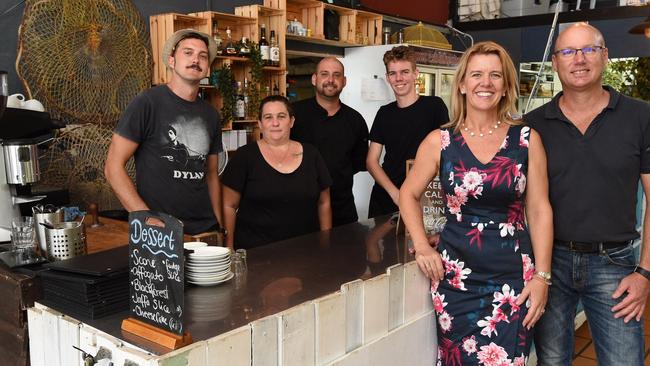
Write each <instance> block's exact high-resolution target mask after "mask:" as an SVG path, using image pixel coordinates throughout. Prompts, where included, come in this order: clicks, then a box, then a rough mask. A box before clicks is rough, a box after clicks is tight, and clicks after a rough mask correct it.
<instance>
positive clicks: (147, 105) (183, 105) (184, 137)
mask: <svg viewBox="0 0 650 366" xmlns="http://www.w3.org/2000/svg"><path fill="white" fill-rule="evenodd" d="M115 133H117V134H118V135H120V136H122V137H125V138H127V139H129V140H131V141H134V142H136V143H138V144H139V146H138V149H137V150H136V152H135V155H134V157H135V170H136V187H137V190H138V194H139V195H140V196H141V197H142V199H143V200H144V202H145V203H146V204H147V206H149V208H150V209H152V210H155V211H161V212H165V213H167V214H170V215H172V216H174V217H176V218H178V219H180V220H181V221H183V225H184V228H183V230H184V232H185V234H197V233H200V232H204V231H207V230H209V229H211V228H212V227H214V225H215V224H216V218H215V217H214V213H213V210H212V204H211V202H210V197H209V195H208V186H207V182H206V177H205V173H206V168H207V156H208V155H209V154H218V153H219V152H221V151H222V146H221V124H220V122H219V114H218V113H217V111H216V110H215V109H214V108H213V107H212V106H210V105H209V104H208V103H206V102H205V101H203V100H201V99H197V100H195V101H194V102H189V101H187V100H184V99H182V98H181V97H179V96H178V95H176V94H174V93H173V92H172V91H171V90H170V89H169V87H168V86H167V85H160V86H156V87H153V88H151V89H149V90H146V91H144V92H142V93H140V94H139V95H138V96H137V97H135V98H134V99H133V101H131V103H130V104H129V105H128V106H127V108H126V110H125V111H124V113H123V114H122V117H121V119H120V121H119V122H118V124H117V127H116V128H115Z"/></svg>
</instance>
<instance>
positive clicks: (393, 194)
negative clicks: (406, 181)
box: [366, 141, 399, 205]
mask: <svg viewBox="0 0 650 366" xmlns="http://www.w3.org/2000/svg"><path fill="white" fill-rule="evenodd" d="M383 148H384V145H382V144H378V143H376V142H374V141H373V142H370V147H368V157H367V158H366V168H367V169H368V173H370V175H372V177H373V178H374V179H375V182H377V183H378V184H379V185H380V186H382V188H384V190H386V192H387V193H388V195H389V196H390V198H392V199H393V202H394V203H395V204H396V205H397V204H399V203H398V202H399V188H397V187H396V186H395V184H393V182H391V180H390V178H388V175H386V172H385V171H384V169H383V168H382V167H381V165H379V159H380V158H381V151H382V150H383Z"/></svg>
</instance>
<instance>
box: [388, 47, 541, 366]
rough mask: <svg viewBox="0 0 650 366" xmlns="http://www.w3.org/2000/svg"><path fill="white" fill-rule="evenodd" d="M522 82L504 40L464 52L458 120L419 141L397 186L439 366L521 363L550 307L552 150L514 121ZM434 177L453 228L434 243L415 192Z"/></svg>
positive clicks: (455, 106) (455, 99) (457, 86)
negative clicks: (426, 288)
mask: <svg viewBox="0 0 650 366" xmlns="http://www.w3.org/2000/svg"><path fill="white" fill-rule="evenodd" d="M516 88H517V86H516V72H515V68H514V65H513V63H512V60H511V59H510V57H509V56H508V54H507V52H506V51H505V50H504V49H503V48H502V47H501V46H499V45H498V44H496V43H493V42H481V43H477V44H476V45H474V46H473V47H471V48H470V49H468V50H467V51H466V52H465V54H464V55H463V57H462V58H461V61H460V65H459V67H458V69H457V71H456V76H455V81H454V86H453V90H454V93H453V94H452V110H453V115H454V116H453V118H452V121H451V122H450V123H448V124H447V125H445V126H443V128H441V129H440V130H436V131H433V132H432V133H431V134H429V136H427V138H426V139H425V140H424V141H423V143H422V144H421V145H420V148H419V150H418V153H417V157H416V160H415V165H414V166H413V169H412V171H411V172H409V175H408V177H407V179H406V181H405V182H404V184H403V185H402V188H401V190H400V200H399V203H400V210H401V213H402V216H403V218H404V222H405V224H406V226H407V228H408V230H409V232H410V233H411V235H412V239H413V244H414V247H415V259H416V261H417V263H418V266H419V267H420V269H421V270H422V271H423V272H424V274H425V275H426V276H427V277H428V278H430V279H431V290H432V296H433V303H434V308H435V312H436V315H437V331H438V364H439V365H459V366H460V365H463V366H465V365H486V366H497V365H499V366H501V365H524V364H525V363H526V361H527V358H528V352H529V350H530V343H531V340H532V332H531V328H532V327H533V325H534V324H535V323H536V322H537V320H538V319H539V318H540V316H541V315H542V314H543V313H544V306H545V304H546V299H547V294H548V286H549V285H550V284H551V281H550V275H549V273H550V271H551V268H550V265H551V245H552V238H553V227H552V226H553V224H552V222H553V221H552V212H551V206H550V204H549V201H548V182H547V175H546V156H545V154H544V148H543V146H542V143H541V140H540V138H539V135H538V134H537V132H535V131H534V130H531V129H530V127H528V126H526V125H525V124H523V123H522V122H521V121H517V120H514V119H513V118H512V117H511V115H512V114H514V113H515V107H514V106H515V103H514V102H515V100H516V98H517V89H516ZM438 173H440V182H441V183H442V186H443V189H444V192H445V198H446V205H447V207H446V208H447V209H446V212H445V214H446V216H447V224H446V226H445V229H444V230H443V232H442V233H441V234H440V240H439V243H438V244H437V246H436V247H432V246H430V244H429V241H428V240H427V237H426V234H425V231H424V226H423V222H422V209H421V208H420V205H419V198H420V196H421V194H422V192H423V191H424V189H425V188H426V186H427V183H428V182H430V181H431V179H432V178H433V177H434V176H436V175H437V174H438ZM526 222H527V223H528V225H527V224H526ZM529 229H530V230H529Z"/></svg>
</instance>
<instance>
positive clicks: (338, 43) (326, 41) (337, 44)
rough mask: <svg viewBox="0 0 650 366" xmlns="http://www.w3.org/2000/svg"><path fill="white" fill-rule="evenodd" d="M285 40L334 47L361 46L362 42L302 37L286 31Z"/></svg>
mask: <svg viewBox="0 0 650 366" xmlns="http://www.w3.org/2000/svg"><path fill="white" fill-rule="evenodd" d="M287 40H291V41H298V42H304V43H314V44H321V45H324V46H334V47H361V46H363V45H362V44H357V43H350V42H341V41H333V40H331V39H321V38H316V37H304V36H298V35H295V34H288V33H287Z"/></svg>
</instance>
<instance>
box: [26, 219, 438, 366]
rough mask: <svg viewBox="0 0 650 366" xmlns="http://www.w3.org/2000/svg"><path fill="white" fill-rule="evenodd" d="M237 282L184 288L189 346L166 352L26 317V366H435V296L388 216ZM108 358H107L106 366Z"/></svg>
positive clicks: (294, 243) (251, 267)
mask: <svg viewBox="0 0 650 366" xmlns="http://www.w3.org/2000/svg"><path fill="white" fill-rule="evenodd" d="M247 267H248V269H247V271H246V273H245V275H243V276H237V277H235V278H233V279H232V280H230V281H228V282H226V283H223V284H220V285H217V286H212V287H199V286H194V285H189V284H188V285H186V286H185V306H184V309H185V310H184V314H183V323H184V326H185V329H186V330H187V331H188V332H189V333H190V335H191V337H192V341H193V343H191V344H190V345H188V346H186V347H183V348H180V349H178V350H174V351H172V350H169V349H166V348H163V347H161V346H159V345H157V344H154V343H152V342H149V341H147V340H145V339H143V338H139V337H137V336H135V335H133V334H131V333H128V332H124V331H122V330H121V322H122V320H123V319H125V318H127V317H128V312H123V313H119V314H115V315H111V316H108V317H104V318H100V319H95V320H93V319H85V318H83V317H78V316H70V315H69V314H68V315H66V314H65V312H64V311H61V309H56V308H54V307H53V306H46V305H44V304H42V303H41V302H36V303H35V306H34V307H32V308H29V309H28V312H27V313H28V319H29V321H28V325H29V335H30V336H29V346H30V357H31V364H32V365H33V366H41V365H48V366H50V365H61V366H70V365H83V363H82V357H81V353H80V352H79V351H77V350H75V349H74V348H73V346H75V347H78V348H80V349H82V350H84V351H85V352H87V353H89V354H92V355H95V354H97V353H98V352H100V354H101V355H105V357H107V358H110V359H111V361H112V362H113V364H114V365H115V366H122V365H130V366H133V365H138V366H145V365H190V366H208V365H209V366H213V365H215V366H216V365H256V366H257V365H301V366H303V365H329V364H332V365H377V366H382V365H396V364H407V365H431V364H433V363H434V360H435V357H434V356H435V353H436V350H435V344H436V338H435V337H436V336H435V324H434V316H433V310H432V304H431V296H430V284H429V282H428V280H427V279H426V278H425V277H424V276H423V275H422V274H421V272H420V271H419V269H418V267H417V265H416V263H415V262H413V261H412V257H411V255H410V254H409V252H408V241H407V239H406V238H405V236H404V235H403V234H400V233H397V232H396V227H395V223H394V221H393V220H391V219H390V217H389V216H385V217H381V218H377V219H373V220H367V221H363V222H359V223H354V224H349V225H345V226H341V227H337V228H334V229H332V230H330V231H326V232H320V233H314V234H309V235H305V236H301V237H297V238H293V239H290V240H285V241H281V242H277V243H274V244H270V245H267V246H263V247H259V248H255V249H251V250H249V251H248V253H247ZM109 355H110V356H109Z"/></svg>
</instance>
